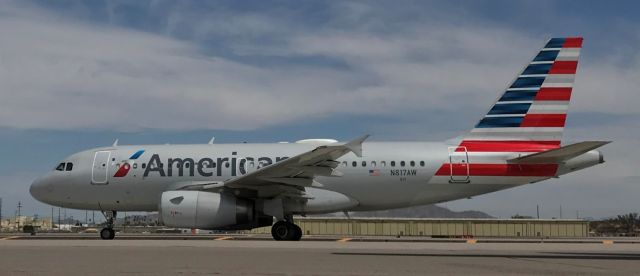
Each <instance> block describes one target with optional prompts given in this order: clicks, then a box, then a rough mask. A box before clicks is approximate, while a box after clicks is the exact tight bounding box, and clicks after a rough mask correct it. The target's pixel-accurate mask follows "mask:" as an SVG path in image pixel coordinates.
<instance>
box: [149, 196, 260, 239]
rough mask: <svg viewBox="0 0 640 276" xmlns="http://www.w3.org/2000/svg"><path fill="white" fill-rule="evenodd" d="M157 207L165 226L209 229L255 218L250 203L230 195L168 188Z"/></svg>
mask: <svg viewBox="0 0 640 276" xmlns="http://www.w3.org/2000/svg"><path fill="white" fill-rule="evenodd" d="M159 209H160V217H161V218H162V221H163V222H164V225H166V226H169V227H177V228H198V229H207V230H213V229H223V228H232V227H233V226H236V225H240V224H247V223H251V222H253V221H255V215H254V211H253V209H254V208H253V202H251V201H248V200H244V199H239V198H237V197H235V196H233V195H230V194H219V193H210V192H200V191H168V192H164V193H162V199H161V200H160V208H159Z"/></svg>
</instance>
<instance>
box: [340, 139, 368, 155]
mask: <svg viewBox="0 0 640 276" xmlns="http://www.w3.org/2000/svg"><path fill="white" fill-rule="evenodd" d="M367 138H369V134H367V135H364V136H362V137H360V138H357V139H354V140H351V141H350V142H348V143H346V144H345V145H344V146H345V147H347V148H348V149H349V150H351V152H353V153H354V154H355V155H356V156H358V157H362V142H364V140H367Z"/></svg>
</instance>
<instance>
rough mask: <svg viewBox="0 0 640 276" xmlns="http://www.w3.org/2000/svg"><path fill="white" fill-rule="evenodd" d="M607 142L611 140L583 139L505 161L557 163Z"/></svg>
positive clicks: (516, 162)
mask: <svg viewBox="0 0 640 276" xmlns="http://www.w3.org/2000/svg"><path fill="white" fill-rule="evenodd" d="M609 143H611V141H585V142H580V143H575V144H571V145H568V146H564V147H560V148H557V149H553V150H548V151H543V152H539V153H534V154H531V155H527V156H522V157H518V158H514V159H510V160H508V161H507V162H509V163H515V164H558V163H561V162H564V161H566V160H569V159H571V158H574V157H576V156H579V155H582V154H584V153H586V152H588V151H590V150H594V149H597V148H599V147H602V146H604V145H606V144H609Z"/></svg>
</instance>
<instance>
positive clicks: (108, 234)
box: [100, 211, 117, 240]
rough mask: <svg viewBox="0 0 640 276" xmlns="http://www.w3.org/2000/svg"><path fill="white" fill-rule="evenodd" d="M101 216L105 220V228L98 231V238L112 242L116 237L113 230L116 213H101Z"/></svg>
mask: <svg viewBox="0 0 640 276" xmlns="http://www.w3.org/2000/svg"><path fill="white" fill-rule="evenodd" d="M102 215H104V217H105V219H106V220H107V227H105V228H102V230H100V238H102V239H103V240H113V238H115V237H116V231H114V230H113V224H114V223H113V222H114V220H115V218H116V215H117V212H116V211H102Z"/></svg>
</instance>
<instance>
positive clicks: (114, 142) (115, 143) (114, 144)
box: [112, 139, 118, 147]
mask: <svg viewBox="0 0 640 276" xmlns="http://www.w3.org/2000/svg"><path fill="white" fill-rule="evenodd" d="M112 146H114V147H117V146H118V139H116V140H115V141H113V145H112Z"/></svg>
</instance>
